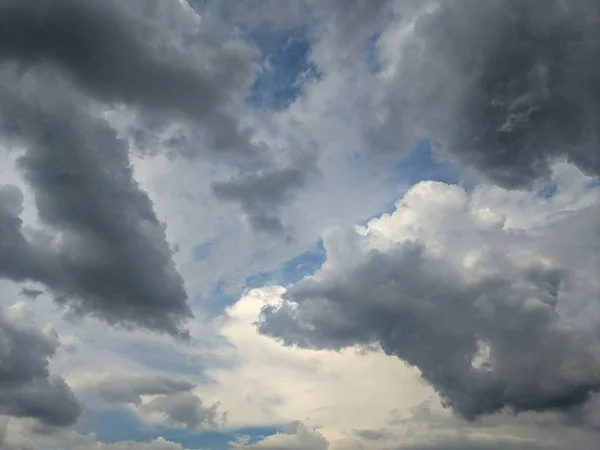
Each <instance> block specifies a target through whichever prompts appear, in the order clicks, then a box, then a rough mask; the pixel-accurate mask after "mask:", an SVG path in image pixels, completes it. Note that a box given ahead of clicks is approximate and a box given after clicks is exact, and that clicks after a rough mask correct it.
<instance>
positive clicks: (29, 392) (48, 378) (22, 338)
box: [0, 303, 82, 444]
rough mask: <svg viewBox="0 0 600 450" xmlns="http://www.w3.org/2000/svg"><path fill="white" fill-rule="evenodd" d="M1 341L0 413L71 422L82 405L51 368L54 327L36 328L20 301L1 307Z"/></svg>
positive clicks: (55, 422) (55, 338)
mask: <svg viewBox="0 0 600 450" xmlns="http://www.w3.org/2000/svg"><path fill="white" fill-rule="evenodd" d="M0 342H1V345H0V413H1V414H4V415H8V416H12V417H20V418H33V419H37V420H38V421H40V422H41V423H43V424H44V425H48V426H56V427H63V426H68V425H72V424H73V423H74V422H75V421H76V420H77V418H78V417H79V415H80V414H81V411H82V407H81V405H80V403H79V402H78V401H77V400H76V399H75V396H74V394H73V392H72V391H71V389H70V388H69V386H68V385H67V384H66V382H65V380H64V379H63V378H61V377H60V376H56V375H52V374H51V373H50V371H49V367H48V366H49V360H50V359H51V358H52V357H53V356H54V354H55V352H56V350H57V348H58V347H59V345H60V343H59V340H58V336H57V335H56V333H55V332H54V330H53V329H52V328H45V329H44V330H40V329H39V328H37V327H36V326H35V324H33V323H32V322H31V321H30V320H29V319H28V317H27V313H26V311H25V306H24V304H22V303H17V304H15V305H13V306H11V307H10V308H7V309H3V310H0ZM0 444H1V443H0Z"/></svg>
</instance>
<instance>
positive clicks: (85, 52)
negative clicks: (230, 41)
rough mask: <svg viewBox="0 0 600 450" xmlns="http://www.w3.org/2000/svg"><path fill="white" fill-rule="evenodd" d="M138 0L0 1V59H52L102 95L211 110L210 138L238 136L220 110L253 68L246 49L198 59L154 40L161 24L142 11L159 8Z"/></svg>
mask: <svg viewBox="0 0 600 450" xmlns="http://www.w3.org/2000/svg"><path fill="white" fill-rule="evenodd" d="M138 3H139V2H133V3H130V4H129V5H124V4H121V5H119V3H118V2H114V1H98V0H87V1H84V2H81V1H76V0H55V1H52V2H45V3H44V4H43V5H40V3H39V2H37V1H34V0H14V1H13V0H5V1H3V2H2V4H1V5H0V60H14V61H17V62H19V63H20V64H21V65H23V66H25V67H28V66H31V65H34V64H38V63H50V64H52V65H53V66H56V67H57V68H58V69H60V70H62V71H63V72H64V73H65V74H66V75H67V76H68V78H69V79H70V80H71V81H73V82H75V83H76V84H77V85H78V86H79V87H81V88H83V89H84V90H85V91H87V92H88V93H90V94H91V95H93V96H94V97H95V98H96V99H98V100H100V101H103V102H108V103H126V104H130V105H135V106H139V107H141V108H149V109H151V110H154V111H160V112H163V113H167V114H171V115H172V114H180V115H185V116H187V117H189V118H192V119H203V118H206V117H208V116H210V115H211V114H213V113H215V114H217V115H218V116H219V117H220V119H221V120H218V124H219V127H217V128H216V131H218V133H217V136H216V139H215V142H220V141H222V138H220V137H219V136H221V135H225V134H227V135H231V136H229V137H228V138H227V142H223V144H236V145H237V144H240V142H235V139H234V136H236V135H238V134H239V130H238V129H237V124H236V123H234V122H232V121H231V120H227V119H228V117H226V116H224V115H223V116H222V117H221V114H222V113H221V112H219V111H217V110H218V109H219V108H220V107H221V106H223V103H225V102H226V101H227V99H228V95H229V92H228V91H229V90H231V89H233V88H236V87H239V85H240V84H243V83H244V82H245V81H246V80H247V79H248V78H249V77H250V76H251V66H250V64H249V60H248V55H246V54H244V53H243V52H241V51H239V52H237V53H236V52H229V53H227V51H225V50H224V49H218V48H217V50H221V53H219V51H217V52H214V50H215V49H212V50H213V53H214V54H213V55H206V60H207V61H210V62H211V63H213V65H212V66H210V67H207V65H206V64H205V65H204V67H202V65H201V64H200V62H198V61H195V60H194V58H190V55H189V54H186V53H185V52H182V51H181V50H179V49H178V48H177V46H175V45H173V44H172V43H170V42H169V41H168V40H167V39H166V36H162V37H163V38H165V39H164V40H163V41H162V42H159V43H156V41H155V38H156V35H158V36H160V33H161V32H162V31H163V30H161V29H156V28H153V25H152V22H151V21H150V20H144V19H145V17H144V16H143V15H141V14H140V10H142V9H143V8H145V9H146V11H143V12H146V13H147V10H151V9H156V8H157V5H156V2H146V5H143V6H141V7H139V8H137V9H136V8H135V6H137V5H138ZM177 7H179V6H178V5H177V4H176V5H174V6H173V8H177ZM180 9H181V8H180ZM136 14H140V16H139V17H138V16H136ZM186 37H188V38H190V39H192V38H193V36H186ZM153 44H154V45H153ZM209 50H210V49H206V51H207V53H208V51H209ZM229 119H231V118H229ZM222 127H225V129H221V128H222ZM240 139H241V137H240Z"/></svg>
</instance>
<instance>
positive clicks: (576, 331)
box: [259, 181, 600, 419]
mask: <svg viewBox="0 0 600 450" xmlns="http://www.w3.org/2000/svg"><path fill="white" fill-rule="evenodd" d="M581 183H585V182H584V181H581ZM486 190H487V188H485V187H480V188H479V189H476V190H475V191H474V192H473V193H471V194H468V193H466V192H465V191H464V190H463V189H462V188H460V187H458V186H450V185H446V184H443V183H437V182H422V183H419V184H417V185H416V186H415V187H413V188H412V189H411V190H410V191H409V192H408V193H407V194H406V195H405V196H404V197H403V198H402V199H401V200H400V201H399V202H398V203H397V205H396V211H395V212H394V213H393V214H391V215H384V216H382V217H381V218H379V219H374V220H372V221H371V222H369V224H368V225H367V226H366V227H364V228H362V227H357V228H356V230H354V231H343V232H342V231H340V232H338V233H333V234H332V235H331V236H329V237H327V238H326V239H324V245H325V248H326V250H327V256H328V258H327V261H326V262H325V264H324V265H323V267H322V268H321V269H320V270H319V271H317V272H316V274H315V275H314V276H310V277H307V278H305V279H304V280H301V281H299V282H298V283H296V284H295V285H292V286H291V287H289V288H288V290H287V292H286V293H285V295H284V299H285V300H284V301H283V303H282V304H280V305H278V306H267V307H265V308H264V309H263V313H262V319H261V321H260V322H259V330H260V331H261V332H262V333H264V334H266V335H269V336H273V337H276V338H278V339H281V340H282V341H283V342H284V343H285V344H287V345H299V346H301V347H308V348H318V349H334V350H335V349H341V348H344V347H348V346H353V345H370V344H373V343H377V344H378V345H380V346H381V348H382V349H383V350H384V351H385V352H386V353H388V354H390V355H395V356H397V357H399V358H401V359H402V360H404V361H406V362H407V363H409V364H410V365H412V366H415V367H417V368H418V369H419V370H420V372H421V374H422V376H423V378H424V379H425V380H426V381H427V382H428V383H430V384H431V385H432V386H433V387H434V388H435V389H436V390H437V392H438V393H439V394H440V396H441V397H442V399H443V400H444V402H445V404H446V405H447V406H449V407H451V408H452V409H453V410H454V411H456V412H457V413H458V414H460V415H462V416H464V417H466V418H469V419H472V418H475V417H477V416H479V415H481V414H489V413H493V412H496V411H500V410H503V409H505V408H509V409H511V410H513V411H525V410H534V411H543V410H547V409H553V408H559V409H568V408H570V407H573V406H577V405H581V404H583V403H585V402H586V400H587V399H588V396H589V395H590V394H591V393H592V392H594V391H596V390H598V389H600V378H599V377H598V375H597V374H598V370H599V369H600V342H599V341H598V338H597V333H596V331H595V330H596V329H597V326H598V324H597V322H595V321H589V320H588V319H587V318H586V316H585V314H581V313H579V314H577V313H575V312H574V311H576V310H577V308H585V307H589V305H590V304H593V302H592V301H591V299H593V298H596V297H597V296H598V295H599V290H598V286H597V283H595V282H593V281H592V282H590V281H585V280H586V278H590V279H591V278H593V277H594V276H595V275H594V274H596V273H597V272H598V271H599V270H600V261H599V260H598V257H597V255H598V249H597V248H596V247H597V246H595V245H592V246H590V247H588V248H586V249H585V250H583V249H584V248H585V246H583V247H582V243H584V242H596V241H597V239H598V205H600V201H599V199H598V192H597V190H594V191H590V192H588V196H589V199H590V200H585V201H582V203H581V204H580V206H579V209H577V206H575V204H571V208H574V209H575V211H573V210H571V212H563V213H562V214H559V215H558V216H557V213H560V209H561V205H560V200H559V199H557V203H556V204H555V205H553V204H552V201H550V202H548V200H546V199H541V198H538V199H537V200H536V197H535V195H534V194H529V197H530V199H531V200H530V201H531V203H533V204H535V203H540V202H545V203H544V204H545V205H546V208H547V209H548V211H547V217H546V224H545V225H542V226H538V225H537V224H536V226H531V227H525V228H521V229H519V228H513V227H511V221H515V220H516V218H514V217H507V216H504V215H503V214H500V213H498V212H496V211H494V209H493V207H494V202H498V199H494V197H493V196H489V197H488V198H486V197H487V196H486ZM491 190H492V191H494V189H491ZM496 193H497V191H496ZM512 195H514V196H515V200H516V199H517V198H519V196H520V195H521V194H518V193H515V194H511V193H510V192H507V191H503V196H504V199H505V200H506V201H510V199H511V196H512ZM588 201H591V202H592V204H591V205H589V204H588V203H587V202H588ZM575 229H576V230H577V233H574V234H571V232H569V231H568V230H575ZM559 242H560V243H559ZM574 249H577V251H575V250H574ZM586 320H587V322H586ZM516 349H518V350H517V351H516Z"/></svg>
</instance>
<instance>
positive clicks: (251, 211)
mask: <svg viewBox="0 0 600 450" xmlns="http://www.w3.org/2000/svg"><path fill="white" fill-rule="evenodd" d="M313 171H314V167H313V166H312V162H307V163H300V164H297V165H295V166H290V167H285V168H272V169H267V170H262V171H259V172H255V173H250V174H248V175H245V176H243V177H240V178H234V179H232V180H229V181H224V182H214V183H213V191H214V193H215V194H216V196H217V197H218V198H221V199H224V200H230V201H236V202H238V203H239V204H240V206H241V208H242V210H243V211H244V212H245V213H246V214H247V215H248V218H249V221H250V223H251V225H252V226H253V227H254V228H255V229H257V230H260V231H266V232H275V233H281V232H283V231H284V226H283V224H282V223H281V220H280V219H279V217H278V216H277V212H278V209H279V208H280V207H281V206H282V205H285V203H286V202H287V201H289V200H290V199H291V197H292V195H293V193H294V191H296V190H297V189H299V188H301V187H303V186H304V184H305V183H306V182H307V179H308V177H309V176H310V175H311V174H312V173H313Z"/></svg>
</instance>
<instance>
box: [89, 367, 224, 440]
mask: <svg viewBox="0 0 600 450" xmlns="http://www.w3.org/2000/svg"><path fill="white" fill-rule="evenodd" d="M195 387H196V385H195V384H194V383H191V382H189V381H187V380H183V379H176V378H171V377H168V376H165V375H146V374H137V375H116V374H113V375H109V376H106V377H101V379H100V380H97V381H96V382H95V383H92V384H91V385H88V389H90V388H91V389H92V390H93V391H95V392H97V393H98V394H99V396H100V398H101V399H102V400H104V401H105V402H107V403H109V404H111V405H129V406H131V408H132V410H133V411H134V412H136V413H137V414H139V416H140V417H141V418H142V419H143V420H145V421H149V422H152V423H161V424H162V425H167V426H170V427H185V428H187V429H188V430H191V431H194V430H198V429H201V428H206V427H211V428H215V427H219V426H221V425H224V424H225V423H226V421H227V414H226V413H225V412H221V411H220V410H219V408H220V404H219V403H215V404H213V405H204V403H203V401H202V399H201V398H200V397H198V396H197V395H196V394H194V393H193V392H192V389H194V388H195Z"/></svg>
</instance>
